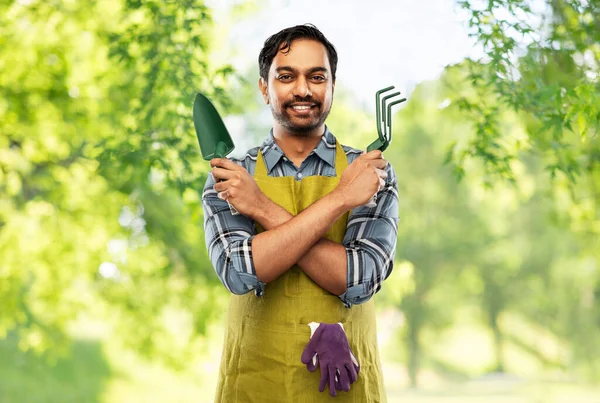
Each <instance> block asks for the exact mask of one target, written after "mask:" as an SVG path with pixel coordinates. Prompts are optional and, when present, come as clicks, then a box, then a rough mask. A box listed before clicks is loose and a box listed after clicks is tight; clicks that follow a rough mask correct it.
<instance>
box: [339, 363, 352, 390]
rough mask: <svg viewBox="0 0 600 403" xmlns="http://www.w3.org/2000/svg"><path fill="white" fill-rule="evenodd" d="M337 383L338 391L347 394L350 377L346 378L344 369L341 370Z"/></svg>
mask: <svg viewBox="0 0 600 403" xmlns="http://www.w3.org/2000/svg"><path fill="white" fill-rule="evenodd" d="M338 378H339V382H338V386H339V388H338V390H345V391H346V392H348V391H349V390H350V377H349V376H348V371H347V370H346V367H344V368H342V369H341V371H339V374H338Z"/></svg>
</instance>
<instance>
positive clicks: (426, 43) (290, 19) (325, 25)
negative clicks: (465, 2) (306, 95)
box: [206, 0, 482, 157]
mask: <svg viewBox="0 0 600 403" xmlns="http://www.w3.org/2000/svg"><path fill="white" fill-rule="evenodd" d="M245 1H246V2H248V1H249V2H250V3H252V4H254V5H255V6H256V7H255V10H254V11H252V12H250V13H245V14H243V17H242V18H239V17H238V18H232V14H231V13H230V10H231V7H232V6H233V5H236V4H239V3H240V0H208V1H207V2H206V3H207V5H208V6H210V7H211V8H212V10H213V18H214V21H215V28H216V30H217V32H218V35H217V38H219V43H218V44H215V45H216V46H213V50H212V52H213V54H212V55H211V57H212V58H213V60H214V61H215V62H216V65H220V64H221V63H228V64H231V65H233V67H234V68H235V69H236V70H237V71H239V72H245V71H249V70H250V69H252V68H256V66H257V64H258V62H257V57H258V54H259V52H260V50H261V49H262V46H263V44H264V41H265V40H266V39H267V38H268V37H269V36H270V35H272V34H274V33H276V32H278V31H280V30H281V29H284V28H287V27H290V26H293V25H298V24H304V23H312V24H314V25H316V26H317V28H319V30H321V31H322V32H323V34H324V35H325V36H326V37H327V38H328V39H329V41H330V42H332V43H333V44H334V46H335V47H336V49H337V52H338V70H337V80H336V90H337V91H338V92H339V90H340V88H343V89H344V90H346V91H348V90H349V91H350V92H351V94H352V98H353V100H354V101H355V102H356V103H357V105H358V106H359V107H360V108H361V109H362V110H365V111H369V112H372V113H373V116H375V92H376V91H378V90H380V89H382V88H385V87H389V86H392V85H393V86H395V87H396V90H399V91H401V93H402V95H403V96H406V97H407V98H408V102H410V93H411V92H412V90H413V89H414V88H415V86H416V85H417V84H418V83H420V82H422V81H424V80H431V79H436V78H437V77H439V75H440V74H441V73H442V71H443V70H444V67H445V66H446V65H448V64H452V63H457V62H460V61H461V60H463V59H464V58H465V57H467V56H470V57H480V56H481V55H482V52H481V50H479V53H477V49H479V48H478V47H476V46H474V41H473V39H471V38H469V36H468V33H467V28H466V25H465V23H464V21H466V20H467V16H466V13H464V12H463V11H461V10H460V9H459V7H458V6H456V4H455V0H370V1H359V0H345V1H342V0H321V1H319V0H303V1H300V0H245ZM367 3H368V4H369V5H368V6H367ZM256 74H258V73H256ZM256 81H258V75H257V76H256ZM256 91H257V94H258V88H257V90H256ZM257 102H260V97H257ZM405 105H406V103H404V104H401V105H399V106H396V107H394V111H395V112H397V111H398V110H400V109H401V108H402V107H404V106H405ZM260 111H261V112H260V113H259V115H258V116H254V115H253V116H252V117H251V118H252V119H256V120H257V121H259V122H260V123H261V126H264V127H270V125H271V120H272V116H271V112H270V110H269V109H268V107H266V106H264V105H262V107H261V108H260ZM248 119H249V117H248V116H245V117H244V116H227V117H226V118H225V119H224V121H225V125H226V126H227V128H228V130H229V132H230V134H231V136H232V138H233V141H234V143H235V144H236V148H235V151H234V152H233V153H232V154H231V156H235V157H239V156H242V155H243V154H244V150H247V149H248V148H251V147H252V146H253V145H256V144H253V142H254V141H256V140H255V138H254V137H253V136H252V135H249V134H250V132H249V129H248V126H247V125H248ZM373 126H374V130H375V121H374V124H373ZM263 135H264V133H262V132H261V133H257V134H255V136H258V137H262V136H263Z"/></svg>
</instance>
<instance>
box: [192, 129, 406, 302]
mask: <svg viewBox="0 0 600 403" xmlns="http://www.w3.org/2000/svg"><path fill="white" fill-rule="evenodd" d="M335 146H336V138H335V137H334V136H333V134H332V133H331V132H330V131H329V130H328V129H327V128H326V129H325V133H324V135H323V137H322V138H321V141H320V142H319V144H318V145H317V147H316V148H315V149H314V150H313V151H312V152H311V153H310V154H309V155H308V156H307V157H306V159H305V160H304V161H303V162H302V164H301V166H300V168H297V167H296V166H295V165H294V163H293V162H292V161H290V160H289V159H288V158H287V157H286V156H285V154H284V153H283V151H282V150H281V149H280V148H279V147H278V146H277V143H276V142H275V139H274V137H273V131H272V130H271V133H270V134H269V137H268V138H267V139H266V140H265V142H264V143H263V144H262V145H261V146H260V147H254V148H252V149H250V150H248V152H247V153H246V155H245V156H244V157H242V158H231V160H232V161H233V162H235V163H237V164H238V165H240V166H242V167H244V168H245V169H246V170H247V171H248V172H249V173H250V175H254V168H255V166H256V158H257V155H258V150H259V149H260V150H261V151H262V154H263V158H264V161H265V165H266V168H267V171H268V174H269V176H273V177H281V176H293V177H295V178H296V180H302V178H303V177H306V176H311V175H321V176H335V173H336V172H335V154H336V148H335ZM342 148H343V150H344V152H345V153H346V157H347V158H348V164H350V163H352V161H354V160H355V159H356V158H358V157H359V156H360V155H361V153H362V150H357V149H355V148H351V147H347V146H344V145H343V146H342ZM386 170H387V174H388V177H387V178H386V184H385V187H384V188H383V189H382V190H381V191H380V192H379V193H378V194H377V206H376V207H374V208H368V207H364V206H361V207H358V208H355V209H354V210H352V211H351V212H350V216H349V218H348V225H347V228H346V234H345V236H344V240H343V242H342V243H343V245H344V246H345V247H346V257H347V262H348V276H347V289H346V292H344V293H343V294H342V295H340V296H339V298H340V299H341V300H342V302H343V303H344V304H345V305H346V306H347V307H350V306H351V305H352V304H360V303H363V302H365V301H368V300H369V299H370V298H371V297H372V296H373V295H374V294H375V293H376V292H377V291H379V290H380V289H381V283H382V282H383V280H385V279H386V278H387V277H388V276H389V275H390V273H391V272H392V268H393V266H394V255H395V251H396V239H397V237H398V185H397V181H396V175H395V173H394V169H393V168H392V166H391V164H388V165H387V168H386ZM214 183H215V182H214V179H213V177H212V175H209V176H208V180H207V181H206V185H205V186H204V191H203V193H202V205H203V207H204V233H205V242H206V248H207V250H208V255H209V257H210V260H211V262H212V264H213V266H214V268H215V271H216V272H217V275H218V276H219V278H220V279H221V282H222V283H223V285H225V287H226V288H227V289H228V290H229V291H230V292H232V293H234V294H245V293H247V292H249V291H251V290H255V293H256V295H257V296H262V295H263V293H264V291H265V284H264V283H263V282H261V281H259V280H258V278H257V277H256V271H255V268H254V262H253V260H252V240H253V239H254V237H255V236H256V230H255V228H254V221H253V220H251V219H250V218H248V217H246V216H243V215H241V214H239V215H232V214H231V212H230V210H229V206H228V205H227V202H226V201H224V200H221V199H219V198H218V197H217V192H216V191H215V190H214V189H213V185H214ZM267 292H268V289H267Z"/></svg>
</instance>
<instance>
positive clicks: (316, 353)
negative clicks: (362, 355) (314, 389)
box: [301, 322, 360, 397]
mask: <svg viewBox="0 0 600 403" xmlns="http://www.w3.org/2000/svg"><path fill="white" fill-rule="evenodd" d="M309 326H310V327H311V331H312V333H313V335H312V336H311V338H310V341H309V342H308V344H307V345H306V347H305V348H304V351H303V352H302V358H301V359H302V362H303V363H304V364H306V368H307V369H308V370H309V371H311V372H312V371H314V370H315V369H316V367H317V363H319V364H320V367H321V383H320V384H319V391H321V392H323V390H325V384H326V383H328V384H329V394H330V395H331V396H334V397H335V396H336V390H345V391H349V390H350V384H351V383H354V382H356V379H357V378H358V372H359V371H360V365H359V364H358V361H357V360H356V357H355V356H354V354H353V353H352V350H351V349H350V344H349V343H348V338H347V337H346V333H345V332H344V328H343V326H342V324H341V323H337V324H328V323H318V324H317V323H315V322H312V323H310V324H309Z"/></svg>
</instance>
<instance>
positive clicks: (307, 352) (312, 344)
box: [300, 326, 323, 364]
mask: <svg viewBox="0 0 600 403" xmlns="http://www.w3.org/2000/svg"><path fill="white" fill-rule="evenodd" d="M321 333H323V329H322V326H319V327H318V328H317V330H316V331H315V334H313V336H312V337H311V338H310V340H309V342H308V344H307V345H306V347H304V351H302V357H300V359H301V360H302V363H304V364H308V363H310V362H311V361H312V359H313V357H314V355H315V354H316V353H317V343H318V342H319V338H320V337H321Z"/></svg>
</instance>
